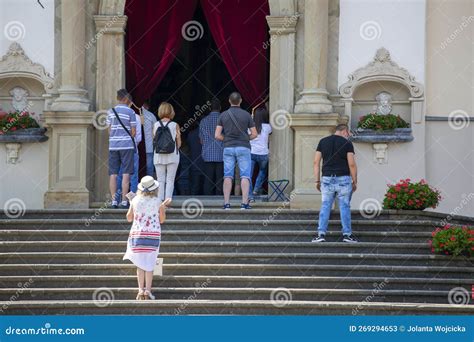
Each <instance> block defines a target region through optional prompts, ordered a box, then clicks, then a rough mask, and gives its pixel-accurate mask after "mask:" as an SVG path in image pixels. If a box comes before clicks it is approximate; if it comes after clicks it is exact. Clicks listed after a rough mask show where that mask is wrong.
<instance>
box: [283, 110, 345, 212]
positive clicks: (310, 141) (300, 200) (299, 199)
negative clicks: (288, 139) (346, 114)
mask: <svg viewBox="0 0 474 342" xmlns="http://www.w3.org/2000/svg"><path fill="white" fill-rule="evenodd" d="M346 121H347V120H346V118H343V117H341V116H340V115H339V114H337V113H331V114H319V115H314V114H293V115H292V120H291V128H292V129H293V131H294V135H295V145H294V175H293V176H294V182H295V187H294V189H293V191H292V192H291V195H290V207H291V208H292V209H294V208H295V209H319V208H320V206H321V193H320V192H319V191H317V190H316V184H315V179H314V172H313V162H314V154H315V152H316V147H317V146H318V143H319V140H321V139H322V138H324V137H326V136H328V135H331V134H332V133H334V128H335V127H336V125H338V124H340V123H346Z"/></svg>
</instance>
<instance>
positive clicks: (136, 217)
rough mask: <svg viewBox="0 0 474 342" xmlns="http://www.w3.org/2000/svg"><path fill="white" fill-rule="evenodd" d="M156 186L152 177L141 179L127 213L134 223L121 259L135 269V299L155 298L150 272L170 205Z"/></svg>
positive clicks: (129, 219) (153, 265) (156, 182)
mask: <svg viewBox="0 0 474 342" xmlns="http://www.w3.org/2000/svg"><path fill="white" fill-rule="evenodd" d="M159 187H160V184H159V183H158V181H156V180H155V179H154V178H153V177H151V176H145V177H143V178H142V179H141V182H140V184H138V193H137V196H135V197H134V198H133V199H132V200H131V202H130V208H129V209H128V212H127V221H128V222H133V223H132V227H131V229H130V235H129V237H128V244H127V251H126V252H125V255H124V257H123V260H126V259H128V260H130V261H131V262H133V264H134V265H135V266H137V278H138V295H137V298H136V299H137V300H145V299H155V296H154V295H153V294H152V293H151V285H152V281H153V269H154V267H155V264H156V258H157V257H158V253H159V250H160V241H161V224H163V222H165V219H166V208H167V206H168V205H169V203H170V202H171V199H169V198H168V199H167V200H166V201H164V202H162V201H160V200H159V198H158V189H159Z"/></svg>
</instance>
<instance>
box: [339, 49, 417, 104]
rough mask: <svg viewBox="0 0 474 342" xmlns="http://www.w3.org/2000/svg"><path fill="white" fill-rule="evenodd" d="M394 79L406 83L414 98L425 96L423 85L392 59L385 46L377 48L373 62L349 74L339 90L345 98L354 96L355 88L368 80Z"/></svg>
mask: <svg viewBox="0 0 474 342" xmlns="http://www.w3.org/2000/svg"><path fill="white" fill-rule="evenodd" d="M373 81H393V82H398V83H401V84H404V85H405V86H406V87H407V88H408V89H409V90H410V95H411V97H413V98H419V97H422V96H423V92H424V90H423V85H421V84H420V83H418V82H416V81H415V77H414V76H412V75H410V73H409V72H408V71H407V70H406V69H404V68H401V67H400V66H399V65H398V64H397V63H395V62H394V61H392V59H391V57H390V52H389V51H388V50H387V49H385V48H383V47H382V48H380V49H378V50H377V53H376V54H375V57H374V59H373V61H372V62H370V63H369V64H367V65H366V66H365V67H363V68H359V69H357V70H356V71H354V72H353V73H352V74H350V75H349V81H347V82H346V83H344V84H343V85H341V87H340V88H339V92H340V93H341V96H342V97H343V98H352V95H353V93H354V91H355V89H356V88H357V87H358V86H360V85H362V84H364V83H368V82H373Z"/></svg>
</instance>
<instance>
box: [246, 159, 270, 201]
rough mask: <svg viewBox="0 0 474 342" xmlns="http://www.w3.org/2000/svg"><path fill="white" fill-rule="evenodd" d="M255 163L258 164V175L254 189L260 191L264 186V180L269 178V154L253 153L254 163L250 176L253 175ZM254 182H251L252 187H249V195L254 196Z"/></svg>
mask: <svg viewBox="0 0 474 342" xmlns="http://www.w3.org/2000/svg"><path fill="white" fill-rule="evenodd" d="M255 164H258V175H257V179H256V180H255V188H254V191H256V192H257V191H260V190H261V189H262V186H263V182H265V180H266V178H267V170H268V154H263V155H260V154H253V153H252V164H251V168H250V177H252V176H253V170H254V169H255ZM252 192H253V191H252V182H250V189H249V197H250V198H252V197H253V195H252Z"/></svg>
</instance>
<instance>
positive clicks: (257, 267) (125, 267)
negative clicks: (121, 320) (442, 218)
mask: <svg viewBox="0 0 474 342" xmlns="http://www.w3.org/2000/svg"><path fill="white" fill-rule="evenodd" d="M135 273H136V267H135V266H134V265H133V264H131V263H129V264H3V265H0V276H13V275H16V276H28V275H36V276H39V275H45V276H50V275H135ZM163 273H164V274H165V275H169V276H171V275H201V276H206V275H211V274H212V275H222V276H229V275H235V276H249V275H257V276H273V275H274V276H302V275H304V276H340V277H343V276H347V277H355V276H358V277H359V276H367V277H377V276H387V275H390V276H392V277H400V278H403V277H419V278H427V279H428V280H429V279H431V278H460V279H461V278H466V279H467V278H471V277H472V276H473V274H474V267H453V266H445V267H439V266H435V267H434V266H380V265H307V264H292V265H288V264H168V263H166V262H165V263H164V265H163ZM473 282H474V279H473Z"/></svg>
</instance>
